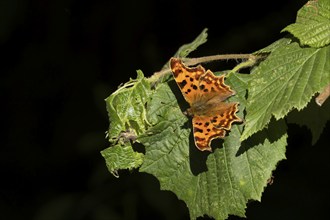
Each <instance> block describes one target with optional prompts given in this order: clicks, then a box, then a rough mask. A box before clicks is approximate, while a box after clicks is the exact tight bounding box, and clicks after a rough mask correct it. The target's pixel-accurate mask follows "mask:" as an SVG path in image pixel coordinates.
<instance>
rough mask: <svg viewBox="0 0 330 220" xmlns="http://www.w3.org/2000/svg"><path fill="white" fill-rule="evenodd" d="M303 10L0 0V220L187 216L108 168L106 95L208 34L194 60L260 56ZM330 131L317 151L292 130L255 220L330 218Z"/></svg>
mask: <svg viewBox="0 0 330 220" xmlns="http://www.w3.org/2000/svg"><path fill="white" fill-rule="evenodd" d="M304 3H305V1H302V0H297V1H286V0H278V1H217V2H209V1H193V0H184V1H173V2H172V1H154V0H141V1H133V0H131V1H106V0H97V1H92V0H80V1H78V0H54V1H46V0H8V1H4V0H0V56H1V61H0V74H1V90H0V96H1V102H2V104H1V123H0V124H1V128H2V131H1V139H0V143H1V150H0V166H1V168H0V176H1V179H0V219H14V220H16V219H36V220H46V219H47V220H63V219H64V220H66V219H68V220H85V219H86V220H87V219H93V220H105V219H149V218H152V219H188V218H189V214H188V209H187V208H186V206H185V204H184V203H183V202H182V201H179V200H178V199H177V198H176V196H175V195H174V194H173V193H171V192H168V191H160V190H159V183H158V181H157V180H156V179H155V178H154V177H153V176H151V175H147V174H143V173H138V172H137V171H133V172H128V171H121V172H120V173H119V174H120V178H119V179H116V178H115V177H113V176H112V175H111V174H110V173H109V172H108V171H107V169H106V166H105V162H104V160H103V158H102V157H101V155H100V153H99V152H100V151H101V150H102V149H104V148H106V147H107V146H108V143H107V141H106V140H105V131H106V130H107V128H108V125H109V122H108V118H107V113H106V110H105V102H104V99H105V98H106V97H107V96H109V95H110V94H111V93H112V92H114V91H115V90H116V88H117V86H118V85H119V84H120V83H123V82H126V81H128V79H129V77H132V78H135V76H136V73H135V71H136V69H142V70H143V72H144V73H145V75H147V76H150V75H151V74H152V73H153V72H155V71H158V70H159V69H160V68H161V67H162V65H163V64H164V63H165V62H166V61H167V60H168V59H169V58H170V57H171V56H172V55H173V54H174V53H175V52H176V50H177V49H178V47H180V46H181V45H182V44H185V43H188V42H190V41H192V40H193V39H194V38H195V37H196V36H197V35H198V34H199V33H200V32H201V31H202V30H203V28H205V27H207V28H209V32H208V33H209V41H208V43H207V44H205V45H203V46H202V47H201V48H200V49H199V50H198V51H197V52H194V53H193V54H192V55H191V56H195V57H197V56H203V55H213V54H225V53H249V52H253V51H255V50H258V49H261V48H262V47H265V46H267V45H269V44H270V43H272V42H274V41H275V40H277V39H279V38H280V37H283V36H284V35H283V34H280V31H281V30H282V29H283V28H284V27H285V26H286V25H288V24H290V23H293V22H294V21H295V16H296V12H297V10H298V9H299V8H300V7H301V6H302V5H303V4H304ZM329 127H330V126H329V123H328V124H327V127H326V130H325V131H324V132H323V135H322V136H321V138H320V140H319V141H318V142H317V144H316V145H315V146H311V134H310V132H309V131H308V130H307V128H305V127H299V126H295V125H292V126H290V127H289V146H288V150H287V158H288V160H287V161H282V162H281V163H280V164H279V167H278V169H277V171H276V172H275V173H274V176H275V179H274V183H273V185H271V186H269V187H268V188H267V189H266V190H265V193H264V194H263V198H262V203H259V202H251V203H249V204H248V208H247V216H248V218H249V219H320V218H321V217H323V216H324V217H325V216H328V215H326V214H327V212H328V211H327V210H328V208H329V202H328V201H329V199H328V198H329V196H330V192H329V187H328V185H329V184H328V183H329V168H330V166H329V153H330V152H329V146H327V145H329V136H328V135H329V132H330V128H329ZM231 219H237V218H236V217H231Z"/></svg>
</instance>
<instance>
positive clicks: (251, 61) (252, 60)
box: [149, 54, 264, 82]
mask: <svg viewBox="0 0 330 220" xmlns="http://www.w3.org/2000/svg"><path fill="white" fill-rule="evenodd" d="M261 58H264V56H262V55H253V54H223V55H212V56H205V57H198V58H182V61H183V62H184V63H185V64H186V65H187V66H193V65H197V64H200V63H207V62H212V61H217V60H231V59H235V60H238V59H248V61H247V62H244V64H243V63H241V64H242V65H241V64H239V65H237V66H236V67H234V69H233V70H232V71H231V72H233V71H238V70H239V69H242V68H245V67H249V66H252V65H254V64H255V63H256V62H257V60H259V59H261ZM170 73H171V69H170V68H165V69H163V70H161V71H159V72H155V73H154V74H153V75H152V76H151V77H150V78H149V80H150V81H151V82H156V81H158V79H160V78H162V77H164V76H165V75H167V74H170Z"/></svg>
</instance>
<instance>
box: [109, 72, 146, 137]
mask: <svg viewBox="0 0 330 220" xmlns="http://www.w3.org/2000/svg"><path fill="white" fill-rule="evenodd" d="M137 73H138V76H137V79H135V80H132V79H131V80H130V81H129V82H128V83H126V84H124V85H123V86H122V87H120V88H119V89H118V90H117V91H115V92H114V93H112V94H111V95H110V96H109V97H108V98H106V100H105V101H106V106H107V111H108V115H109V120H110V127H109V130H108V137H109V140H110V141H111V142H112V141H114V140H117V139H118V137H119V136H120V134H121V133H122V132H125V131H127V130H130V131H132V132H134V133H135V134H137V135H138V134H140V133H143V132H144V131H145V129H146V127H147V120H146V111H145V104H146V103H147V101H148V99H149V96H150V95H151V93H152V91H151V88H150V84H149V82H148V81H147V80H146V79H145V78H144V76H143V73H142V72H141V71H137Z"/></svg>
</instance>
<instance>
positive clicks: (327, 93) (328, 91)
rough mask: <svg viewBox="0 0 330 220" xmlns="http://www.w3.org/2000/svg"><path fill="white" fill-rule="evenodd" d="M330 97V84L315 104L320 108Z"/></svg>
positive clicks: (316, 99)
mask: <svg viewBox="0 0 330 220" xmlns="http://www.w3.org/2000/svg"><path fill="white" fill-rule="evenodd" d="M329 96H330V84H329V85H327V86H326V87H325V88H324V89H323V91H322V92H321V93H320V94H319V95H318V96H317V97H316V98H315V102H316V104H318V105H319V106H322V105H323V103H324V102H325V100H327V98H329Z"/></svg>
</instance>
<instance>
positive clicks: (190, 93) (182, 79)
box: [170, 58, 205, 105]
mask: <svg viewBox="0 0 330 220" xmlns="http://www.w3.org/2000/svg"><path fill="white" fill-rule="evenodd" d="M170 66H171V70H172V72H173V76H174V79H175V81H176V83H177V84H178V86H179V88H180V90H181V92H182V95H183V97H184V98H185V99H186V101H187V102H188V103H189V104H190V105H192V104H193V103H194V100H195V99H196V97H198V96H199V93H200V91H199V87H198V85H199V78H200V77H201V76H202V75H203V74H205V69H204V68H203V67H202V66H200V65H198V66H197V67H193V68H189V67H186V66H185V65H184V64H183V63H182V61H181V60H180V59H177V58H171V60H170Z"/></svg>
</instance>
